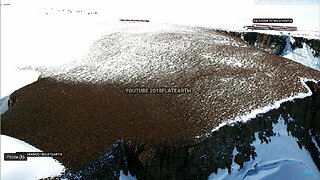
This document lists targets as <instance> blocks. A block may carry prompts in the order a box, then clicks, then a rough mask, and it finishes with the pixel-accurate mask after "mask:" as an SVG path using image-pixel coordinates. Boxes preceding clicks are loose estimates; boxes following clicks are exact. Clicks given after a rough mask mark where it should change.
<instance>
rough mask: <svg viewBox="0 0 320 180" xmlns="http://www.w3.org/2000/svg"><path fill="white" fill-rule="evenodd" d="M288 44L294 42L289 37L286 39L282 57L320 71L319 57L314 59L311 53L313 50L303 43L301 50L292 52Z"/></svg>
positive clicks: (297, 49)
mask: <svg viewBox="0 0 320 180" xmlns="http://www.w3.org/2000/svg"><path fill="white" fill-rule="evenodd" d="M290 42H291V43H293V42H294V39H293V38H292V37H291V36H289V37H288V38H287V45H286V47H285V49H284V51H283V54H282V56H283V57H285V58H288V59H291V60H293V61H295V62H298V63H300V64H303V65H305V66H308V67H310V68H313V69H316V70H319V71H320V56H319V57H315V56H314V55H313V53H312V51H313V50H312V49H311V48H310V47H309V46H308V45H307V44H306V43H303V47H302V48H296V49H294V50H293V49H292V48H291V45H290Z"/></svg>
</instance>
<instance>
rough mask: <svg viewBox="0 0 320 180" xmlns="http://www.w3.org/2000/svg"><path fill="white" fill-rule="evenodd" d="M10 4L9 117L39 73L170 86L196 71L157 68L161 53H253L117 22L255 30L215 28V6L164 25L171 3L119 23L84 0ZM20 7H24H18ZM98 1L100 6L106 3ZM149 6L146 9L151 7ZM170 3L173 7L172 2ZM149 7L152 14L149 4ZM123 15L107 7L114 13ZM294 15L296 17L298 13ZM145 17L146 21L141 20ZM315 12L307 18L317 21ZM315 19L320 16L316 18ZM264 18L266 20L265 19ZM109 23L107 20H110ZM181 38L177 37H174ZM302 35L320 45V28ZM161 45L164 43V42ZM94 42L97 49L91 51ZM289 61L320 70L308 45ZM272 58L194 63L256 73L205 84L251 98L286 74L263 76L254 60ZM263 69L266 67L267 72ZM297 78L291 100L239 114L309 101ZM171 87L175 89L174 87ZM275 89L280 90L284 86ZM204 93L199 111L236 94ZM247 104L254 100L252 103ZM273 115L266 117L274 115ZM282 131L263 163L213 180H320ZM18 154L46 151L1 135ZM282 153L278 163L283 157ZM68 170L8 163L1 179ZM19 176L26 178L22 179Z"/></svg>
mask: <svg viewBox="0 0 320 180" xmlns="http://www.w3.org/2000/svg"><path fill="white" fill-rule="evenodd" d="M7 2H8V3H10V6H1V31H2V32H1V44H2V45H1V52H2V53H1V98H2V99H1V101H0V114H2V113H4V112H5V111H6V110H7V100H8V96H9V95H10V94H11V93H12V92H14V91H15V90H17V89H19V88H21V87H23V86H25V85H27V84H30V83H33V82H35V81H36V80H37V79H38V77H39V75H40V74H39V72H36V71H34V70H37V71H40V72H41V73H42V77H54V78H56V79H57V80H61V81H73V82H74V81H75V82H91V83H101V82H123V83H130V82H134V81H135V80H137V79H138V80H141V79H144V78H145V77H148V78H146V79H147V80H149V81H151V80H153V79H157V78H158V77H164V76H165V77H166V78H167V79H171V78H175V77H174V76H175V75H174V74H179V72H180V71H181V70H182V69H186V68H189V67H188V65H189V64H184V63H185V62H183V61H180V62H179V63H180V64H178V65H174V63H173V62H172V61H170V60H168V61H167V64H165V65H163V64H157V61H159V60H161V59H158V58H157V57H159V54H161V53H163V52H171V54H170V57H172V58H173V59H179V58H181V57H179V56H178V54H179V53H180V52H183V51H185V50H189V48H192V47H194V46H193V44H192V43H196V42H194V41H192V40H193V39H192V38H193V37H194V36H196V38H197V40H199V39H200V42H202V43H203V44H213V45H214V46H213V47H214V48H216V50H217V51H218V50H220V49H219V46H221V47H222V46H228V47H231V48H234V47H235V48H237V49H240V51H241V49H243V48H246V47H247V46H246V45H245V44H243V43H241V42H237V41H235V40H233V39H232V38H228V37H223V36H220V35H219V34H215V33H213V34H212V35H210V36H202V35H199V34H198V36H197V33H198V31H202V28H189V27H183V26H175V25H167V24H151V25H150V24H145V25H135V24H120V23H118V22H117V21H118V18H123V16H125V17H134V18H145V16H144V14H143V13H147V14H149V16H147V18H150V19H151V21H152V22H163V23H181V24H185V25H200V26H206V27H216V28H221V27H223V28H225V29H236V30H240V29H242V26H243V25H244V24H245V25H249V24H250V23H251V22H250V18H251V17H249V15H247V17H244V18H241V19H240V21H235V19H232V18H230V19H228V20H227V21H225V20H221V21H220V22H215V23H216V24H211V22H212V17H208V16H207V15H208V13H207V12H212V6H203V5H197V6H196V7H197V8H198V9H201V8H206V9H207V11H204V10H202V11H201V13H200V14H198V15H197V16H196V17H194V16H193V15H191V14H194V13H190V12H192V11H191V9H193V8H194V6H193V4H192V3H190V2H188V3H186V6H187V8H182V9H184V10H183V12H184V13H180V14H178V15H177V16H173V14H176V13H175V11H176V8H177V7H179V5H180V4H181V3H183V2H175V3H174V5H172V6H169V10H168V12H170V13H167V14H166V15H165V17H161V18H159V17H160V16H159V14H162V10H161V12H159V10H158V9H166V8H168V5H166V3H158V5H159V6H160V7H162V8H159V6H155V7H154V8H151V9H148V8H145V9H146V10H145V11H144V12H141V11H139V10H137V7H138V5H135V4H130V3H129V5H128V7H129V6H130V5H131V7H133V8H131V11H129V12H128V11H127V14H125V15H123V14H120V13H118V14H117V16H116V17H117V18H114V19H111V18H110V16H108V15H109V14H104V13H103V12H101V8H100V9H99V5H98V6H93V5H92V6H89V7H87V4H86V3H85V2H84V1H82V2H81V3H77V5H76V6H74V2H73V3H72V2H71V3H70V2H68V3H66V4H64V3H62V4H59V3H53V2H52V1H51V2H50V1H48V2H49V3H47V2H40V1H28V2H19V1H14V0H13V1H9V0H7V1H4V0H3V1H2V3H7ZM18 2H19V3H20V4H18ZM99 2H100V3H101V1H99ZM127 3H128V2H127ZM144 3H145V4H146V3H147V2H144ZM92 4H94V3H92ZM167 4H171V3H170V2H169V1H168V2H167ZM225 5H227V4H225ZM238 5H239V3H238ZM25 6H28V7H30V9H29V8H25ZM114 6H116V7H117V8H118V10H119V9H121V8H123V7H124V6H123V5H122V4H121V3H115V5H114ZM147 6H148V7H152V6H151V5H150V4H148V3H147ZM251 6H252V5H250V7H251ZM235 7H236V6H235ZM85 8H87V9H85ZM117 8H114V7H112V6H108V9H109V10H110V11H111V10H112V9H117ZM197 8H196V9H197ZM237 8H238V7H237ZM128 9H130V8H127V10H128ZM132 9H133V10H132ZM221 9H223V8H221ZM239 9H241V8H239ZM297 9H299V12H301V11H303V10H301V9H306V8H301V7H297ZM71 11H72V12H71ZM78 11H79V12H78ZM80 11H81V12H80ZM254 11H255V12H256V13H257V12H258V10H254ZM290 11H291V12H296V11H294V9H291V8H290ZM95 12H97V14H95ZM139 12H140V13H141V14H139ZM152 12H157V14H152ZM216 13H217V14H218V13H223V12H222V10H219V12H216ZM310 13H311V14H312V13H313V14H312V15H314V14H316V15H317V13H319V12H318V11H315V12H313V11H311V12H310ZM310 13H306V14H307V15H310ZM186 14H190V16H187V17H186ZM295 14H296V13H295ZM278 15H281V13H278ZM316 15H315V16H314V17H316ZM258 16H263V15H262V14H259V15H258ZM297 16H298V15H297ZM203 17H205V18H203ZM104 19H107V21H105V20H104ZM199 19H200V21H199ZM310 19H311V18H308V24H307V25H306V27H303V28H305V29H310V27H311V28H313V27H319V25H318V26H316V25H314V23H313V22H309V21H311V20H310ZM153 20H154V21H153ZM238 20H239V19H238ZM303 20H304V18H301V17H298V20H297V25H304V24H303V23H304V22H303ZM233 22H236V23H233ZM318 23H319V21H318ZM299 27H300V26H299ZM177 32H178V35H176V34H175V33H177ZM162 33H163V35H164V36H163V38H161V37H160V38H159V34H162ZM268 33H274V32H268ZM179 34H180V35H179ZM301 34H302V35H301ZM303 34H305V35H303ZM300 35H301V36H308V37H310V38H318V37H319V36H318V35H319V30H317V29H313V30H312V31H301V33H300V34H299V35H297V36H300ZM171 37H173V38H178V39H179V42H180V43H177V44H172V42H170V38H171ZM99 38H100V40H99V41H97V42H95V40H97V39H99ZM157 38H159V41H158V43H157V40H158V39H157ZM150 39H153V40H155V42H156V43H154V42H152V43H150V42H148V40H150ZM112 40H115V42H117V41H119V42H117V44H115V45H114V46H110V43H112ZM123 40H124V41H123ZM94 42H95V44H94V45H93V46H91V45H92V44H93V43H94ZM136 43H137V44H136ZM133 44H136V45H133ZM200 45H201V46H199V49H205V48H206V47H204V46H203V45H202V44H201V43H200ZM89 46H91V52H90V53H87V52H88V51H89V49H90V48H89ZM103 46H109V47H110V48H113V50H114V51H113V52H106V51H103V50H102V49H101V47H103ZM199 49H198V50H199ZM148 50H149V51H150V50H151V53H149V55H150V54H151V56H149V57H145V56H144V54H143V53H144V51H148ZM196 50H197V49H196ZM137 51H140V52H141V53H136V52H137ZM17 52H18V53H17ZM119 52H120V53H119ZM124 52H125V53H124ZM222 53H224V52H222ZM237 53H238V54H237ZM190 55H192V54H185V56H186V57H188V56H190ZM283 55H284V57H286V58H289V59H292V60H294V61H296V62H299V63H301V64H304V65H305V66H308V67H311V68H314V69H319V67H320V64H319V57H318V58H317V59H316V58H315V57H313V56H312V52H311V50H310V48H308V46H303V48H302V49H295V50H292V49H290V48H289V47H288V48H287V49H286V51H285V52H284V54H283ZM104 56H107V57H108V61H105V59H104ZM192 56H193V55H192ZM216 56H217V57H219V58H218V59H219V61H217V60H216V59H217V57H216ZM265 56H266V55H265V54H263V53H261V52H249V53H247V52H244V51H243V52H242V53H241V52H240V53H239V52H238V51H236V50H234V51H232V52H230V53H229V54H218V55H216V54H211V53H208V52H205V51H204V52H203V53H201V54H199V56H197V57H195V58H198V59H199V60H200V61H201V62H200V64H201V67H202V68H203V69H205V68H207V67H208V66H211V65H212V64H214V65H215V66H217V67H228V68H239V69H246V70H248V69H249V70H250V72H254V73H256V74H254V73H253V75H252V78H250V76H251V75H244V76H242V77H240V78H238V79H234V78H233V77H230V76H229V75H226V76H221V77H219V78H218V79H217V80H214V79H209V80H206V82H205V83H208V84H216V85H218V86H222V85H224V84H227V85H229V86H230V87H231V86H232V85H234V84H236V85H239V86H235V87H234V89H232V91H237V92H241V93H245V92H248V91H251V90H253V92H259V93H261V92H260V91H258V90H259V87H254V86H253V85H252V84H253V83H254V82H256V81H254V75H259V76H261V77H264V80H265V81H266V82H272V81H273V80H274V78H276V77H278V72H280V70H279V69H270V71H267V72H266V73H262V72H264V71H263V70H264V69H263V68H266V69H268V68H269V67H271V65H270V64H264V63H263V62H261V63H258V64H255V63H253V61H254V59H255V58H257V57H259V58H263V57H265ZM88 59H93V60H94V62H95V63H91V62H90V61H88ZM164 59H165V58H164ZM197 63H199V62H197ZM262 65H266V66H265V67H262ZM259 68H262V70H261V71H260V72H258V71H259ZM20 69H26V70H20ZM188 70H189V72H190V73H191V74H192V73H194V74H195V73H196V71H195V70H194V69H192V68H189V69H188ZM200 70H201V69H200ZM219 70H220V71H221V72H223V71H224V70H225V69H224V68H220V69H219ZM276 70H279V71H276ZM106 71H107V72H109V73H108V74H103V72H106ZM291 75H292V76H294V78H292V79H290V78H291ZM298 76H299V77H304V74H303V73H290V77H285V76H281V78H283V80H284V81H285V82H288V83H292V84H294V85H293V86H292V88H291V89H290V90H291V92H290V93H282V90H280V89H275V90H274V91H273V90H272V91H270V92H269V94H268V93H267V94H263V93H261V96H264V97H265V98H264V99H263V100H262V102H259V104H251V103H248V104H246V107H245V108H243V109H238V110H239V114H238V115H243V114H249V115H250V111H249V110H248V109H246V108H253V109H255V108H262V110H263V107H267V109H271V108H269V107H270V106H272V105H273V104H272V103H271V105H270V102H271V101H270V100H271V99H272V102H273V100H274V99H276V100H278V101H280V100H281V99H285V98H292V97H297V96H299V95H302V96H303V95H304V96H307V95H310V92H309V91H308V90H307V89H306V88H305V87H304V86H302V84H301V82H300V79H297V78H298ZM312 77H314V78H318V77H319V76H318V75H314V74H313V75H312ZM247 78H248V79H247ZM281 78H279V79H281ZM293 79H294V80H293ZM246 80H247V81H246ZM318 80H319V79H318ZM159 81H160V80H159ZM147 82H148V81H146V82H143V81H142V84H145V83H147ZM166 83H167V82H166ZM197 83H198V84H197ZM197 83H196V85H198V87H199V88H200V87H202V84H201V82H197ZM202 83H203V82H202ZM168 84H170V82H169V83H168ZM259 85H261V86H264V85H266V84H263V83H262V84H259ZM273 85H274V86H277V85H279V84H273ZM274 86H272V87H274ZM203 90H204V93H203V94H202V95H199V96H198V97H195V98H197V99H199V101H198V102H196V103H195V107H197V108H199V107H200V108H199V109H201V108H203V107H205V106H208V105H210V104H214V102H215V101H216V99H214V98H213V97H216V96H217V95H218V97H224V96H225V95H226V94H229V93H230V92H229V91H228V90H226V91H217V90H214V88H213V89H212V88H211V89H210V88H207V89H203ZM255 90H256V91H255ZM296 90H297V91H299V92H300V93H301V94H299V92H297V91H296ZM274 92H278V93H279V94H281V95H279V96H278V97H274V96H273V95H272V93H274ZM241 93H240V94H241ZM267 95H269V96H267ZM268 97H269V99H268ZM300 97H301V96H300ZM247 98H249V96H248V97H247ZM243 99H245V98H243ZM218 100H219V101H221V103H228V102H227V101H226V102H224V100H223V99H222V98H221V99H219V98H218ZM241 102H242V99H236V100H235V102H234V103H236V104H237V103H240V104H241ZM260 103H261V104H260ZM267 109H265V110H263V111H267ZM227 113H228V111H227ZM255 114H257V112H253V114H252V115H253V116H255ZM202 115H204V116H205V117H209V116H210V114H208V112H201V113H200V114H199V116H202ZM237 117H242V116H237ZM228 118H229V119H233V118H234V117H232V116H231V115H230V114H229V117H228ZM240 119H241V118H240ZM275 129H277V130H278V132H279V133H280V135H279V137H275V138H274V139H273V140H272V142H271V143H270V144H268V145H267V144H260V143H259V142H258V141H257V142H255V143H254V145H255V147H256V148H257V149H258V158H257V159H256V160H254V161H251V162H249V163H247V164H246V166H245V168H244V169H243V170H241V171H237V170H234V171H232V173H231V175H228V174H227V173H226V171H223V170H220V171H219V173H218V174H217V175H212V178H216V177H219V178H222V179H223V178H230V179H233V178H235V179H237V178H238V179H239V178H240V179H242V178H247V179H255V178H279V176H280V177H281V178H290V177H301V179H304V178H306V179H307V178H314V179H316V178H318V177H319V171H317V169H316V168H315V167H314V163H313V162H312V160H310V156H308V153H307V152H306V151H305V150H300V149H299V148H298V147H297V144H296V142H295V140H294V139H293V138H292V137H291V136H290V135H287V134H286V132H285V125H284V124H283V122H281V118H280V119H279V124H277V125H275ZM4 144H5V145H4ZM292 147H294V148H293V149H292V151H290V152H289V153H288V152H287V151H286V152H283V149H290V148H292ZM267 150H269V151H267ZM272 150H273V151H272ZM275 150H277V152H278V153H274V151H275ZM16 151H40V150H39V149H36V148H34V147H32V146H30V145H28V144H25V143H24V142H21V141H20V140H17V139H14V138H12V137H8V136H4V135H1V155H3V153H4V152H16ZM235 152H236V151H235ZM268 152H273V153H272V154H267V153H268ZM277 154H278V156H276V155H277ZM2 157H3V156H2ZM284 157H285V159H284ZM44 163H45V164H48V165H49V164H50V165H49V166H48V167H50V169H49V168H48V169H45V170H44V168H43V164H44ZM255 163H258V165H257V166H255V167H254V165H255ZM39 167H41V168H39ZM234 167H235V169H236V168H237V165H234ZM63 168H64V167H63V166H62V165H60V164H59V163H58V162H56V161H55V160H53V159H52V158H39V159H36V158H30V159H29V160H28V161H27V162H19V163H16V162H15V163H14V165H13V163H11V162H4V161H3V158H1V179H14V178H16V179H21V177H24V178H25V177H28V178H30V179H35V178H42V177H47V176H52V175H57V174H59V173H60V172H61V171H62V170H63ZM40 169H41V171H40ZM17 171H19V172H21V173H19V174H17V173H16V172H17ZM286 171H290V172H295V173H296V174H291V175H290V176H289V174H283V173H284V172H286ZM256 173H258V174H256ZM13 177H14V178H13ZM121 178H124V179H125V178H129V179H130V178H132V177H131V175H128V176H124V175H123V174H121Z"/></svg>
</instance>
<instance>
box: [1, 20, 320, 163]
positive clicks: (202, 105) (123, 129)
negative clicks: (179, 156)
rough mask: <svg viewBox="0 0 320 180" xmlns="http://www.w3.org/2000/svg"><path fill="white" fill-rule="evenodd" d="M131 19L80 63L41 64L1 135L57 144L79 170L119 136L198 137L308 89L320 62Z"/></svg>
mask: <svg viewBox="0 0 320 180" xmlns="http://www.w3.org/2000/svg"><path fill="white" fill-rule="evenodd" d="M125 25H126V26H125V27H124V28H121V29H119V30H116V31H112V32H111V33H109V34H106V35H105V36H104V37H102V38H101V39H99V40H97V41H96V42H95V43H94V44H93V45H92V47H91V50H90V52H89V53H88V55H87V56H86V57H85V58H84V59H83V60H81V61H77V62H74V63H70V64H66V65H62V66H60V67H56V68H42V69H41V68H38V70H39V71H41V73H42V75H41V77H40V78H39V80H38V81H37V82H35V83H33V84H30V85H28V86H26V87H24V88H21V89H19V90H17V91H16V92H14V93H13V94H12V95H11V96H10V97H11V101H12V102H13V100H14V97H19V98H18V99H19V100H18V101H14V103H12V104H13V105H11V106H10V107H11V108H10V109H9V110H8V111H7V112H6V113H5V114H4V115H3V116H2V119H1V125H2V127H1V128H2V133H3V134H6V135H9V136H13V137H16V138H18V139H21V140H24V141H26V142H28V143H30V144H32V145H34V146H35V147H37V148H39V149H41V150H43V151H61V152H63V154H64V156H63V157H61V158H60V159H59V160H60V162H62V163H63V164H64V165H65V167H68V168H71V169H77V168H79V167H81V166H83V165H85V164H87V163H88V162H90V161H92V160H93V159H96V158H98V157H99V154H100V153H101V152H105V151H106V149H108V148H109V147H110V146H111V145H112V144H113V143H114V142H115V141H116V140H118V139H124V140H125V141H130V142H131V143H132V144H149V145H160V144H179V143H186V142H189V141H193V140H195V137H197V136H202V135H204V134H207V133H208V132H211V130H212V129H213V128H215V127H217V126H218V125H219V124H221V123H222V122H224V121H226V120H229V119H234V118H236V117H238V116H241V115H245V114H247V113H248V112H250V111H252V110H253V109H258V108H262V107H265V106H268V105H270V104H273V103H274V102H276V101H279V100H282V99H285V98H289V97H298V96H299V95H301V93H305V94H307V93H309V89H307V88H306V87H305V86H304V85H303V84H302V83H301V78H306V79H315V80H320V73H319V72H318V71H316V70H312V69H310V68H307V67H304V66H302V65H300V64H298V63H295V62H292V61H290V60H288V59H285V58H280V57H278V56H276V55H273V54H269V53H267V52H264V51H260V50H258V49H256V48H254V47H249V46H247V45H246V43H245V42H243V41H241V40H240V39H237V38H234V37H232V36H230V35H227V34H222V33H219V32H216V31H213V30H210V29H205V28H196V27H185V26H171V25H154V24H151V23H150V24H149V23H145V24H125ZM127 88H155V89H157V88H190V89H191V91H190V93H127V92H126V89H127ZM164 92H167V91H164ZM78 154H81V155H78Z"/></svg>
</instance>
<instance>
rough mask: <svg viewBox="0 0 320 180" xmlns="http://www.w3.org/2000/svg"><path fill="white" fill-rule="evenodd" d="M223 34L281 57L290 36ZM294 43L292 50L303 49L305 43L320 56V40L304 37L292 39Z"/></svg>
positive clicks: (242, 33) (230, 32) (229, 32)
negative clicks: (235, 37)
mask: <svg viewBox="0 0 320 180" xmlns="http://www.w3.org/2000/svg"><path fill="white" fill-rule="evenodd" d="M221 32H222V33H227V34H231V35H233V36H237V37H238V38H241V39H242V40H244V41H245V42H247V43H248V44H250V45H253V46H256V47H258V48H260V49H263V50H265V51H267V52H271V53H273V54H276V55H281V54H282V52H283V50H284V49H285V47H286V44H287V40H286V39H287V38H288V37H289V36H288V35H272V34H262V33H258V32H232V31H221ZM292 38H293V39H294V42H293V43H290V45H291V48H292V49H293V50H294V49H296V48H302V47H303V43H305V44H307V45H308V46H309V47H310V48H311V49H313V51H314V52H313V54H314V56H316V57H319V55H320V40H319V39H307V38H304V37H292Z"/></svg>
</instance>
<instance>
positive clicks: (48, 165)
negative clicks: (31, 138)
mask: <svg viewBox="0 0 320 180" xmlns="http://www.w3.org/2000/svg"><path fill="white" fill-rule="evenodd" d="M16 152H42V151H41V150H39V149H37V148H35V147H33V146H31V145H29V144H27V143H25V142H23V141H21V140H18V139H15V138H13V137H9V136H6V135H1V179H2V180H20V179H40V178H46V177H52V176H57V175H60V174H61V173H62V172H63V171H64V169H65V168H64V166H63V165H61V164H60V163H59V162H58V161H57V160H55V159H53V158H51V157H28V160H27V161H4V153H16Z"/></svg>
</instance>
